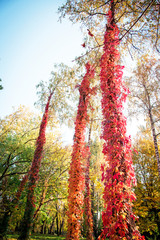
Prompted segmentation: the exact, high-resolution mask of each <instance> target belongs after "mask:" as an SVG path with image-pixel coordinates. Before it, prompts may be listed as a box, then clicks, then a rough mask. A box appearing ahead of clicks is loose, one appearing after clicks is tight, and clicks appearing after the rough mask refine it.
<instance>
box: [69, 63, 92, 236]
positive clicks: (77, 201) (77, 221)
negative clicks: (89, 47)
mask: <svg viewBox="0 0 160 240" xmlns="http://www.w3.org/2000/svg"><path fill="white" fill-rule="evenodd" d="M86 71H87V72H86V74H85V76H84V78H83V80H82V82H81V85H80V86H79V93H80V97H79V105H78V110H77V117H76V121H75V134H74V143H73V151H72V160H71V165H70V171H69V175H70V176H69V190H68V192H69V196H68V232H67V239H68V240H71V239H74V240H79V239H80V235H81V223H82V222H81V220H82V216H83V205H84V195H83V191H84V185H85V181H84V180H85V177H84V169H83V164H82V162H83V158H84V154H85V153H84V151H85V128H86V123H87V121H88V115H87V106H88V103H89V98H90V93H91V91H92V89H91V88H90V80H91V79H92V78H93V76H94V70H93V68H92V67H91V65H90V64H89V63H87V64H86Z"/></svg>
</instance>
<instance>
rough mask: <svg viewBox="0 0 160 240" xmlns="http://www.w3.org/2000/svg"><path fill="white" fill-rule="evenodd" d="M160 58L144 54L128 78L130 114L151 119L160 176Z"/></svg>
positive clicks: (150, 123)
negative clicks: (159, 140)
mask: <svg viewBox="0 0 160 240" xmlns="http://www.w3.org/2000/svg"><path fill="white" fill-rule="evenodd" d="M159 78H160V60H158V59H156V58H154V57H152V58H149V57H148V56H143V58H142V59H140V60H139V61H138V66H137V67H136V69H135V70H134V71H133V75H132V76H131V77H130V78H128V81H127V83H128V86H129V89H130V95H129V108H128V109H129V112H130V114H132V115H133V114H136V115H138V114H139V115H144V116H145V118H146V119H147V120H148V121H149V125H150V130H151V132H152V137H153V142H154V148H155V155H156V159H157V166H158V172H159V177H160V156H159V149H158V137H159V134H160V129H159V125H160V114H159V112H160V81H159Z"/></svg>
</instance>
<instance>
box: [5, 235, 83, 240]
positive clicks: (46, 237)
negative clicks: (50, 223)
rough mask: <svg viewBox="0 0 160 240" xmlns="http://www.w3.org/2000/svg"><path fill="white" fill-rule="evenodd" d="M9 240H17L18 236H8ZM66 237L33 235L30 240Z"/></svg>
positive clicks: (59, 239)
mask: <svg viewBox="0 0 160 240" xmlns="http://www.w3.org/2000/svg"><path fill="white" fill-rule="evenodd" d="M7 237H8V240H17V238H18V235H15V234H14V235H8V236H7ZM64 239H65V237H58V236H52V235H44V234H33V235H31V238H30V240H64ZM83 240H85V238H83Z"/></svg>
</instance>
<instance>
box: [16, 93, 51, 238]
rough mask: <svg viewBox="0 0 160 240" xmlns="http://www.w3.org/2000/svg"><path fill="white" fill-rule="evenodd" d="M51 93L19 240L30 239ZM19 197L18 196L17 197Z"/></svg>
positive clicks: (34, 162) (30, 172) (32, 167)
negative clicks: (35, 192)
mask: <svg viewBox="0 0 160 240" xmlns="http://www.w3.org/2000/svg"><path fill="white" fill-rule="evenodd" d="M52 94H53V93H51V94H50V95H49V97H48V101H47V104H46V107H45V112H44V114H43V117H42V121H41V125H40V130H39V136H38V138H37V141H36V149H35V152H34V158H33V161H32V165H31V168H30V170H29V174H28V175H29V177H28V194H27V202H26V208H25V212H24V217H23V221H22V227H21V233H20V236H19V238H18V239H19V240H20V239H21V240H25V239H28V235H29V231H30V228H31V223H32V218H33V213H34V208H35V195H34V191H35V188H36V183H37V181H38V178H39V176H38V173H39V169H40V164H41V159H42V154H43V147H44V144H45V141H46V137H45V132H46V127H47V123H48V111H49V104H50V100H51V97H52ZM17 197H18V196H17Z"/></svg>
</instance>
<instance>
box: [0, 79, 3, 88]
mask: <svg viewBox="0 0 160 240" xmlns="http://www.w3.org/2000/svg"><path fill="white" fill-rule="evenodd" d="M0 82H2V80H1V79H0ZM2 89H3V86H2V85H1V84H0V90H2Z"/></svg>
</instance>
